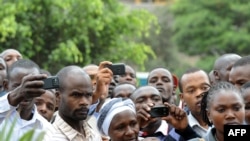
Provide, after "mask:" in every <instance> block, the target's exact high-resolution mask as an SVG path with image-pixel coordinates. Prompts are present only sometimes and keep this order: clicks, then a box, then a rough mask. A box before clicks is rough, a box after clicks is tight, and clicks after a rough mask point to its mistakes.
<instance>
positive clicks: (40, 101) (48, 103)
mask: <svg viewBox="0 0 250 141" xmlns="http://www.w3.org/2000/svg"><path fill="white" fill-rule="evenodd" d="M35 104H36V107H37V110H38V112H39V113H40V114H41V115H42V116H43V117H44V118H45V119H47V120H48V121H50V120H51V119H52V117H53V114H54V112H55V108H56V96H55V93H54V92H52V91H49V90H46V92H45V93H44V94H42V95H41V96H39V97H36V98H35Z"/></svg>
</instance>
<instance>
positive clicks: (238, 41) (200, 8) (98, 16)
mask: <svg viewBox="0 0 250 141" xmlns="http://www.w3.org/2000/svg"><path fill="white" fill-rule="evenodd" d="M148 1H151V3H146V2H148ZM0 2H1V4H0V51H2V50H4V49H6V48H15V49H18V50H19V51H20V52H21V53H22V54H23V55H24V56H25V57H26V58H30V59H32V60H34V61H35V62H37V63H38V64H39V65H40V66H41V67H42V68H44V69H47V70H49V71H51V72H52V73H55V72H57V71H58V70H59V69H60V68H61V67H63V66H65V65H69V64H75V65H80V66H84V65H86V64H89V63H95V64H98V63H99V62H100V61H103V60H109V61H112V62H125V63H128V64H130V65H132V66H134V67H135V68H136V70H137V71H150V70H151V69H153V68H155V67H166V68H168V69H169V70H170V71H171V72H173V73H175V74H177V75H180V74H181V73H183V71H184V70H185V69H187V67H191V66H196V67H199V68H201V69H204V70H206V71H207V72H209V71H210V70H211V69H212V65H213V63H214V60H215V59H216V58H217V57H218V56H220V55H222V54H224V53H231V52H234V53H238V54H239V55H247V54H248V52H249V51H250V48H249V47H248V46H249V44H250V40H248V39H249V37H250V34H249V30H250V22H249V19H250V18H249V17H250V12H248V11H249V10H248V9H250V2H248V1H246V0H231V1H229V0H209V1H207V0H165V1H164V0H141V1H140V0H119V1H117V0H84V1H82V0H64V1H62V0H53V1H51V0H32V1H31V0H19V1H15V0H8V1H6V0H0ZM145 5H146V6H145Z"/></svg>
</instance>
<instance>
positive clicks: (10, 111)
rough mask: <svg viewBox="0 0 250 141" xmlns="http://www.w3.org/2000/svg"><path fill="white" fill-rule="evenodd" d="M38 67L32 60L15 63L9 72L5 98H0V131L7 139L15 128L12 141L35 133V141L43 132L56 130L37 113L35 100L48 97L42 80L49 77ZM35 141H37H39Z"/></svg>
mask: <svg viewBox="0 0 250 141" xmlns="http://www.w3.org/2000/svg"><path fill="white" fill-rule="evenodd" d="M39 70H40V69H39V66H38V65H37V64H36V63H34V62H33V61H31V60H23V59H21V60H18V61H16V62H14V63H13V64H12V65H11V66H10V68H9V69H8V72H7V79H8V81H7V85H6V88H5V90H6V91H7V93H6V95H4V96H2V97H1V98H0V103H1V104H0V123H1V125H0V131H3V130H5V131H6V132H5V133H6V134H5V135H4V136H5V137H1V139H2V140H4V138H6V137H7V134H8V131H9V130H10V128H11V126H12V125H13V124H14V125H13V126H14V128H13V132H12V134H11V137H10V140H11V141H17V140H19V139H20V137H22V136H23V135H24V134H25V133H27V132H29V131H31V130H32V129H35V133H38V134H35V136H34V135H33V137H34V138H36V137H37V135H39V133H41V132H42V131H46V130H51V129H53V128H52V126H51V124H50V123H49V122H48V121H47V120H46V119H45V118H43V117H42V116H41V115H40V114H39V113H38V111H37V108H36V106H35V104H34V98H36V97H39V96H41V95H42V94H44V93H45V90H44V89H43V88H42V87H43V85H44V82H43V79H45V78H46V77H47V76H46V75H45V74H40V72H39ZM34 138H33V139H32V140H36V139H34Z"/></svg>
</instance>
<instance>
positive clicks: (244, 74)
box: [229, 65, 250, 88]
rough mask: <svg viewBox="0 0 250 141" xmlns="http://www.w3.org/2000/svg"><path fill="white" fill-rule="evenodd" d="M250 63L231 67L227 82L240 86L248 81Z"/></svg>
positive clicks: (249, 78) (249, 79) (249, 77)
mask: <svg viewBox="0 0 250 141" xmlns="http://www.w3.org/2000/svg"><path fill="white" fill-rule="evenodd" d="M249 69H250V65H244V66H238V67H233V68H232V70H231V71H230V73H229V82H231V83H232V84H234V85H235V86H236V87H238V88H240V87H241V86H242V85H243V84H245V83H246V82H247V81H250V72H249Z"/></svg>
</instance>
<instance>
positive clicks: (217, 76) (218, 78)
mask: <svg viewBox="0 0 250 141" xmlns="http://www.w3.org/2000/svg"><path fill="white" fill-rule="evenodd" d="M213 73H214V78H215V80H220V77H219V72H218V71H217V70H214V71H213Z"/></svg>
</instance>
